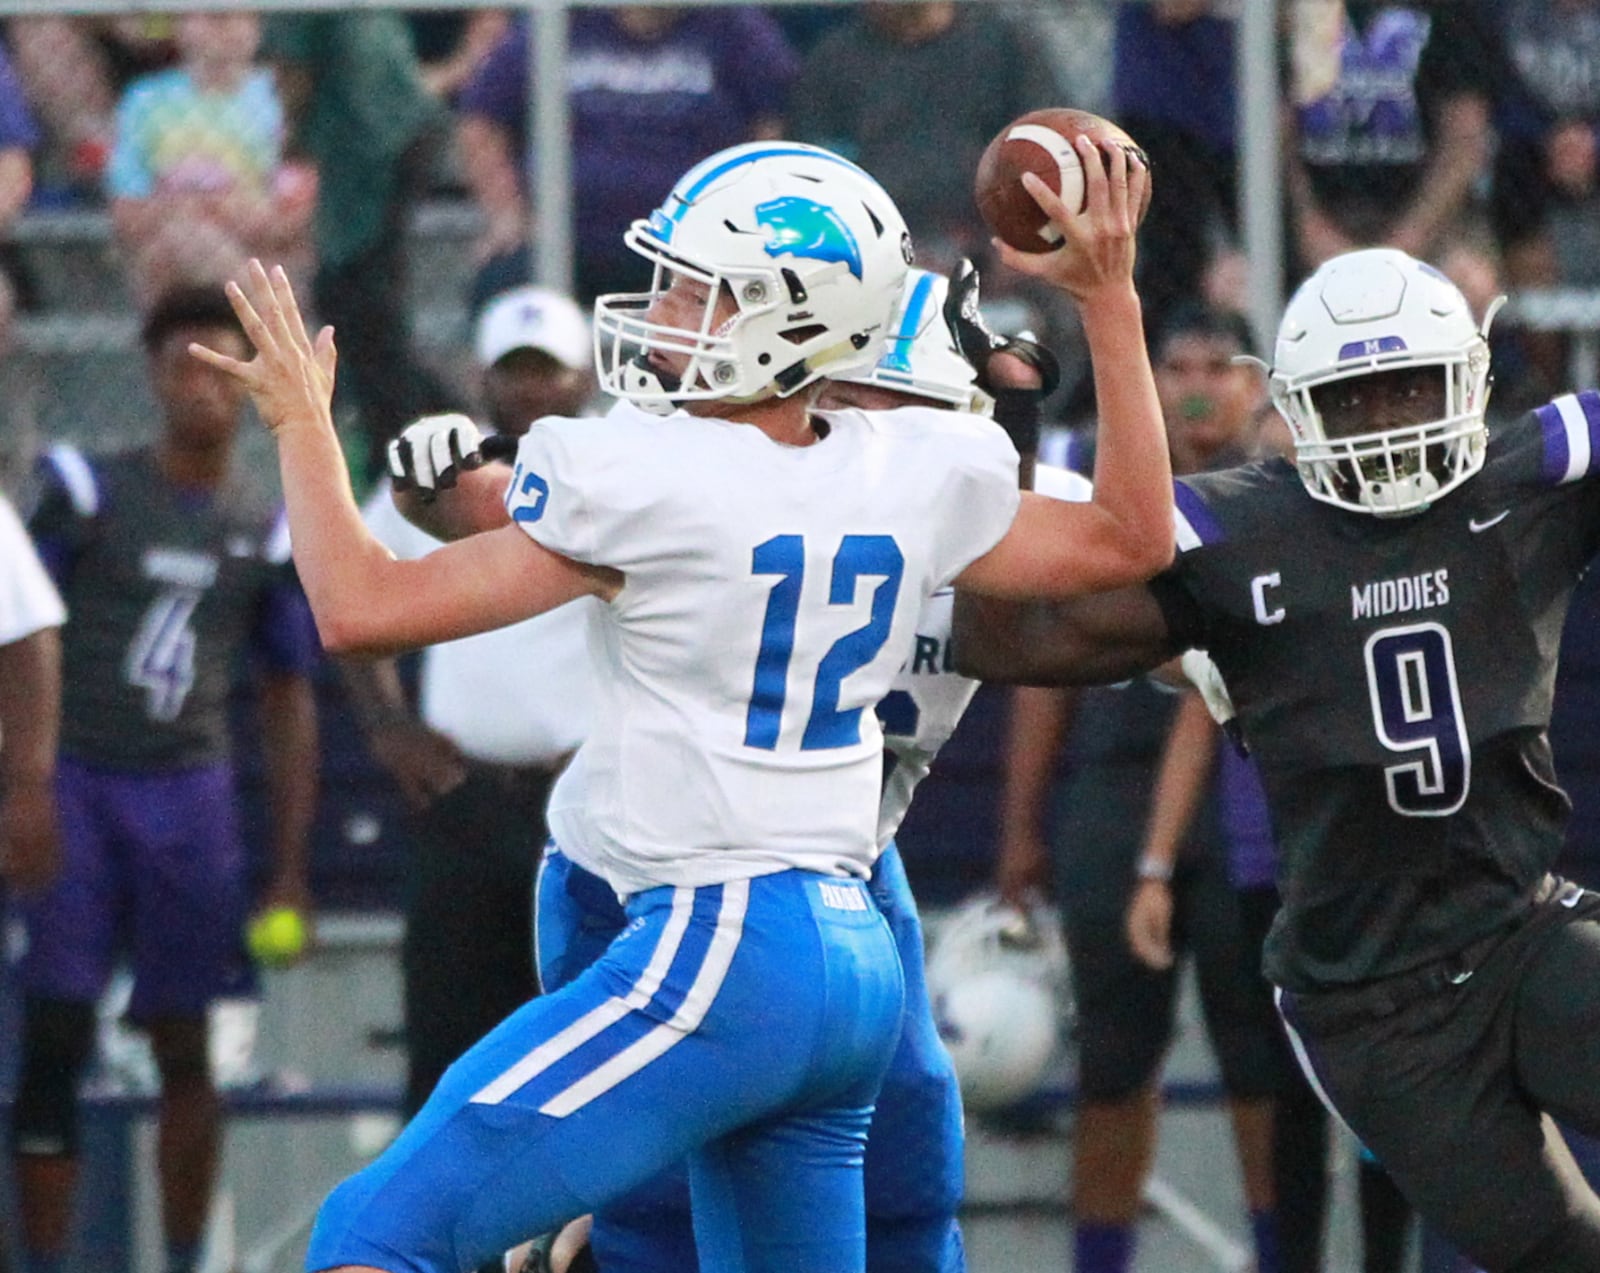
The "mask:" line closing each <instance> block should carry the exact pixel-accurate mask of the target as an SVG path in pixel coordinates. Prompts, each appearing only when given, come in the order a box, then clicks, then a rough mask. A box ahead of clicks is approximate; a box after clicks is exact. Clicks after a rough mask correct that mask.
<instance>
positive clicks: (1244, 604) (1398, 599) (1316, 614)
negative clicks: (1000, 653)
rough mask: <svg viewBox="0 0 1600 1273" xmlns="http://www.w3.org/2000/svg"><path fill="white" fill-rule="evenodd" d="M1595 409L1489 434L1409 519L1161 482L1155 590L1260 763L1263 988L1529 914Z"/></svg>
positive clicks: (1280, 485) (1294, 480)
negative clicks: (1165, 508) (1226, 696)
mask: <svg viewBox="0 0 1600 1273" xmlns="http://www.w3.org/2000/svg"><path fill="white" fill-rule="evenodd" d="M1597 456H1600V396H1597V395H1596V394H1595V393H1593V392H1586V393H1582V394H1578V395H1568V396H1566V397H1564V398H1561V399H1558V400H1557V401H1556V402H1554V403H1551V404H1550V405H1548V406H1545V407H1541V408H1539V410H1537V411H1534V412H1530V413H1528V414H1527V415H1525V416H1523V417H1521V418H1520V419H1519V420H1517V421H1516V422H1515V423H1513V424H1511V425H1509V426H1508V427H1506V428H1504V429H1500V430H1496V431H1495V432H1494V434H1493V435H1492V436H1491V438H1490V442H1489V450H1488V459H1487V462H1486V464H1485V466H1484V469H1483V471H1482V472H1481V473H1479V474H1478V475H1477V476H1476V477H1474V478H1473V479H1472V480H1471V481H1469V482H1467V483H1466V484H1465V485H1463V486H1462V487H1460V488H1459V489H1458V490H1456V491H1455V492H1453V493H1452V494H1450V495H1448V496H1446V497H1445V498H1444V499H1442V500H1440V501H1438V502H1437V503H1436V504H1435V505H1434V506H1433V507H1432V508H1430V509H1429V510H1427V511H1426V512H1424V513H1421V514H1418V515H1416V516H1412V517H1399V518H1388V519H1384V518H1378V517H1372V516H1368V515H1364V514H1359V513H1352V512H1348V511H1344V510H1341V509H1338V508H1334V507H1330V506H1328V505H1326V504H1322V503H1319V502H1317V501H1316V500H1313V499H1312V498H1311V497H1310V496H1309V495H1308V494H1307V493H1306V491H1305V489H1304V487H1303V486H1302V485H1301V483H1300V479H1299V478H1298V476H1297V475H1296V473H1295V471H1294V469H1293V467H1292V466H1291V465H1289V464H1287V463H1285V462H1283V461H1276V460H1275V461H1270V462H1267V463H1264V464H1259V465H1254V466H1250V467H1246V468H1240V469H1232V470H1228V471H1225V472H1221V473H1214V474H1207V475H1203V476H1199V477H1193V478H1185V479H1184V480H1183V481H1182V482H1180V483H1179V484H1178V510H1179V513H1180V519H1179V520H1180V553H1179V557H1178V560H1177V562H1176V563H1175V564H1174V566H1173V568H1172V569H1171V570H1170V571H1169V572H1168V573H1167V574H1165V575H1163V576H1162V577H1161V578H1160V579H1158V580H1157V581H1156V583H1155V584H1154V590H1155V592H1156V595H1157V597H1158V598H1159V600H1160V601H1161V603H1162V606H1163V609H1164V611H1165V613H1166V616H1167V621H1168V624H1169V626H1170V627H1171V628H1172V630H1173V633H1174V635H1175V636H1176V637H1177V638H1178V639H1179V640H1180V641H1181V642H1183V643H1185V644H1192V645H1198V646H1202V647H1204V648H1206V649H1207V650H1209V652H1210V653H1211V656H1212V658H1213V659H1214V660H1215V661H1216V663H1217V666H1218V667H1219V668H1220V669H1221V671H1222V673H1223V676H1224V677H1225V678H1226V680H1227V683H1228V687H1229V689H1230V691H1231V692H1232V695H1233V699H1234V702H1235V704H1236V705H1237V707H1238V709H1239V715H1240V720H1241V722H1242V724H1243V727H1244V732H1245V736H1246V738H1247V739H1248V741H1249V743H1250V746H1251V748H1252V750H1253V752H1254V754H1255V756H1256V758H1257V760H1258V761H1259V763H1260V767H1261V773H1262V778H1263V780H1264V782H1265V785H1266V790H1267V794H1268V800H1269V805H1270V808H1271V813H1272V821H1273V826H1274V830H1275V832H1276V835H1277V839H1278V843H1279V846H1280V849H1281V852H1282V862H1281V866H1280V880H1279V882H1280V886H1281V890H1282V893H1283V901H1284V908H1283V911H1282V913H1281V914H1280V916H1279V918H1278V921H1277V923H1276V925H1275V926H1274V928H1273V930H1272V934H1271V936H1270V938H1269V940H1268V943H1267V951H1266V963H1267V972H1268V975H1269V976H1270V977H1271V978H1272V979H1273V980H1274V981H1276V982H1278V983H1279V984H1281V985H1285V986H1288V987H1290V988H1292V989H1312V988H1315V987H1319V986H1327V985H1333V984H1346V983H1352V982H1359V981H1364V980H1367V979H1370V978H1373V977H1379V976H1383V975H1386V974H1390V973H1395V972H1399V971H1402V970H1404V969H1407V968H1411V967H1415V966H1418V965H1420V964H1423V963H1426V962H1428V961H1430V960H1432V959H1436V958H1438V957H1440V956H1442V955H1445V954H1448V953H1450V952H1452V951H1454V950H1456V949H1458V948H1460V947H1461V946H1463V945H1465V944H1466V943H1467V942H1470V941H1471V940H1472V939H1473V938H1475V937H1477V936H1479V935H1481V934H1483V933H1485V932H1487V931H1488V930H1490V929H1492V928H1494V927H1495V926H1497V925H1498V924H1500V923H1502V922H1503V921H1505V920H1506V919H1507V918H1508V917H1509V916H1510V915H1511V914H1513V913H1514V912H1516V911H1517V910H1519V909H1520V908H1521V907H1523V906H1525V905H1526V904H1527V897H1528V895H1529V892H1530V890H1531V889H1532V887H1533V885H1534V883H1535V881H1537V880H1538V879H1539V878H1540V877H1541V876H1542V875H1543V874H1544V873H1545V872H1546V871H1547V870H1548V869H1550V867H1551V865H1552V863H1553V862H1554V861H1555V858H1556V855H1557V853H1558V852H1559V851H1560V848H1561V845H1562V837H1563V829H1564V823H1565V820H1566V816H1567V812H1568V802H1567V798H1566V796H1565V795H1564V793H1563V792H1562V791H1561V790H1560V789H1559V788H1558V786H1557V785H1556V781H1555V775H1554V769H1553V765H1552V762H1551V755H1550V746H1549V741H1548V738H1547V736H1546V731H1547V728H1548V726H1549V723H1550V710H1551V694H1552V688H1553V684H1554V680H1555V667H1556V653H1557V649H1558V646H1559V644H1560V639H1561V629H1562V624H1563V621H1564V619H1565V617H1566V612H1567V605H1568V602H1569V600H1570V598H1571V596H1572V591H1573V588H1574V586H1575V585H1576V583H1577V581H1578V578H1579V576H1580V574H1581V573H1582V571H1583V570H1584V568H1585V567H1586V566H1587V564H1588V562H1589V560H1590V558H1591V557H1592V556H1593V555H1594V553H1595V551H1596V547H1597V545H1600V499H1597V498H1596V490H1595V486H1594V484H1593V482H1592V478H1591V475H1592V474H1593V473H1594V471H1595V469H1596V467H1597V459H1596V457H1597Z"/></svg>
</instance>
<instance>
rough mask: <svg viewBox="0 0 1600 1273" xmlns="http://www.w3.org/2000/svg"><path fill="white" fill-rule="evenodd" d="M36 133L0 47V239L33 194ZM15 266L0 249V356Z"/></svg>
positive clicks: (7, 343) (13, 304) (7, 333)
mask: <svg viewBox="0 0 1600 1273" xmlns="http://www.w3.org/2000/svg"><path fill="white" fill-rule="evenodd" d="M38 144H39V130H38V128H37V127H36V126H35V124H34V121H33V114H32V112H31V111H30V110H29V109H28V101H27V98H26V97H25V96H24V95H23V91H22V83H21V81H20V80H19V79H18V78H17V73H16V71H15V70H14V69H13V68H12V65H11V61H10V58H9V57H8V56H7V55H6V48H5V45H4V44H0V235H4V234H5V231H6V229H7V228H8V227H9V226H10V225H11V223H12V222H13V221H15V220H16V219H17V217H18V215H19V214H20V213H21V212H22V209H23V208H24V207H25V206H26V205H27V202H28V198H29V196H30V195H32V193H33V150H34V148H35V147H36V146H37V145H38ZM15 273H16V262H15V261H14V260H12V259H9V254H7V253H6V252H5V249H4V248H3V247H0V356H3V355H4V354H5V352H6V350H7V349H9V348H10V347H11V326H12V319H13V317H14V316H15V314H16V308H17V291H18V288H17V284H16V280H15V278H14V277H13V275H14V274H15Z"/></svg>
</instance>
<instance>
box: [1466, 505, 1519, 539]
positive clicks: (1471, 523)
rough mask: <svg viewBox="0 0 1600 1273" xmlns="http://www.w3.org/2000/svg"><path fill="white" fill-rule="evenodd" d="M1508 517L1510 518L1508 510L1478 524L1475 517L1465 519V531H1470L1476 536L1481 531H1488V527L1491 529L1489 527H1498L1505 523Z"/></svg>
mask: <svg viewBox="0 0 1600 1273" xmlns="http://www.w3.org/2000/svg"><path fill="white" fill-rule="evenodd" d="M1510 516H1511V510H1510V509H1509V508H1508V509H1506V510H1505V511H1504V512H1503V513H1501V514H1500V515H1499V516H1497V517H1491V518H1488V519H1487V520H1486V521H1481V522H1480V521H1479V520H1478V519H1477V518H1476V517H1471V518H1468V519H1467V529H1468V530H1470V531H1471V532H1472V533H1473V534H1474V535H1476V534H1478V533H1480V532H1481V531H1486V530H1488V529H1489V527H1491V526H1498V525H1499V524H1500V523H1501V522H1503V521H1505V519H1506V518H1508V517H1510Z"/></svg>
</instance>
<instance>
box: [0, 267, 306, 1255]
mask: <svg viewBox="0 0 1600 1273" xmlns="http://www.w3.org/2000/svg"><path fill="white" fill-rule="evenodd" d="M143 335H144V344H145V350H146V353H147V354H148V356H149V360H150V372H151V377H152V381H153V387H154V390H155V396H156V400H157V402H158V403H159V404H160V408H161V415H162V421H161V426H162V427H161V432H160V434H159V437H158V440H157V441H156V442H155V443H154V444H153V445H151V446H148V447H143V448H140V449H137V450H133V451H128V452H124V453H120V454H112V455H104V456H97V457H94V458H90V457H88V456H85V455H83V454H82V453H80V452H78V451H75V450H73V449H71V448H69V447H57V448H55V449H54V450H53V451H52V452H51V453H50V455H49V457H48V460H47V462H46V465H45V469H46V472H45V479H46V485H45V489H44V492H43V495H42V497H41V500H40V503H39V507H38V509H37V511H36V512H35V513H34V514H33V516H32V518H31V520H30V530H31V531H32V532H33V534H34V537H35V539H36V541H37V543H38V547H39V553H40V556H41V557H42V558H43V559H44V561H45V563H46V564H47V566H48V567H49V569H50V572H51V574H52V575H53V576H54V578H55V580H56V583H57V585H58V586H59V587H60V589H61V593H62V595H63V597H64V598H65V600H66V602H67V605H68V606H69V607H70V610H71V619H70V620H69V621H68V623H67V625H66V627H65V628H64V629H63V636H62V644H63V657H64V662H63V676H62V686H63V702H64V711H63V714H62V719H63V730H62V737H61V758H60V762H59V765H58V772H57V781H56V796H57V808H58V813H59V817H60V822H61V841H62V849H63V861H62V868H61V872H60V875H59V877H58V878H57V879H56V881H55V882H54V884H52V885H51V886H50V887H49V888H48V889H45V890H42V891H40V892H37V893H35V894H33V895H31V896H28V897H24V898H23V899H21V903H20V906H19V908H18V910H19V914H20V918H21V920H22V923H23V929H24V932H25V935H26V948H25V953H24V954H23V956H22V959H21V962H20V963H19V964H18V967H17V975H18V985H19V987H20V989H21V991H22V994H23V1009H22V1044H21V1053H22V1057H21V1063H20V1074H19V1078H18V1083H17V1095H16V1103H15V1105H14V1107H13V1109H12V1133H13V1135H12V1146H13V1152H14V1153H15V1155H16V1163H15V1166H16V1172H15V1179H16V1182H17V1191H18V1199H19V1203H20V1209H21V1218H22V1226H21V1229H22V1242H23V1268H24V1270H25V1271H26V1273H36V1271H38V1270H59V1269H60V1268H61V1267H62V1263H61V1262H62V1260H63V1258H64V1256H65V1253H66V1250H67V1239H68V1228H69V1222H70V1219H71V1216H72V1192H73V1187H74V1184H75V1182H76V1176H77V1169H76V1162H77V1158H76V1154H77V1117H76V1109H75V1102H76V1099H77V1084H78V1079H79V1076H80V1075H81V1073H82V1071H83V1068H84V1064H85V1062H86V1061H87V1060H88V1057H89V1055H90V1053H91V1052H92V1050H93V1045H94V1030H95V1003H96V1000H97V999H98V998H99V997H100V994H101V992H102V991H103V990H104V989H105V986H106V983H107V981H108V979H109V977H110V975H111V972H112V967H113V963H114V962H115V960H116V959H117V957H118V956H119V954H123V953H126V954H127V956H128V960H129V962H130V964H131V966H132V970H133V974H134V987H133V994H132V1000H131V1003H130V1006H129V1017H130V1019H131V1020H132V1021H133V1022H134V1023H135V1024H136V1025H138V1026H139V1027H141V1028H143V1029H144V1030H146V1031H147V1032H148V1033H149V1035H150V1041H151V1046H152V1049H153V1051H154V1054H155V1058H156V1065H157V1068H158V1070H159V1072H160V1076H161V1105H160V1110H159V1115H158V1151H157V1174H158V1177H159V1181H160V1192H161V1204H162V1205H161V1215H162V1223H163V1228H164V1232H165V1236H166V1245H167V1259H166V1266H165V1267H166V1269H167V1273H193V1270H194V1268H195V1265H196V1256H197V1253H198V1246H199V1242H200V1237H201V1233H202V1231H203V1229H204V1225H205V1221H206V1216H207V1213H208V1211H209V1208H210V1201H211V1190H212V1185H213V1182H214V1179H215V1176H216V1170H217V1157H218V1152H219V1145H220V1136H221V1121H220V1110H219V1107H218V1101H217V1094H216V1088H215V1084H214V1082H213V1078H212V1073H211V1068H210V1062H209V1056H208V1048H207V1014H208V1009H209V1006H210V1004H211V1002H212V1001H213V1000H214V999H216V998H218V997H219V996H220V995H221V993H222V992H223V991H225V990H226V989H228V988H230V987H231V986H236V985H237V984H239V983H240V981H241V980H243V979H244V975H245V964H244V955H243V942H242V932H241V930H242V926H243V924H244V921H245V918H246V914H247V911H248V906H249V899H248V897H247V895H246V891H247V886H248V883H249V878H248V863H247V861H246V854H245V849H244V845H243V843H242V842H241V840H240V837H239V831H238V826H237V812H236V809H235V804H234V791H233V771H232V765H231V763H230V760H229V755H228V751H229V743H228V738H229V729H228V700H229V696H230V690H231V687H232V684H233V679H234V672H235V669H236V667H237V665H238V663H239V662H240V660H241V658H242V657H243V656H244V655H246V654H254V655H256V656H258V659H259V663H258V671H259V675H258V676H257V677H256V686H257V689H258V691H259V702H260V708H261V727H262V734H263V746H262V752H263V755H264V757H265V762H266V765H267V790H268V798H269V808H270V812H271V814H272V873H271V878H270V880H269V883H268V885H267V888H266V890H265V896H264V898H263V907H264V908H266V907H276V906H292V907H294V908H295V909H297V910H300V911H302V912H304V911H305V910H306V909H307V902H308V897H307V889H306V849H307V836H308V832H309V829H310V824H311V816H312V812H313V806H314V803H315V797H316V781H317V779H316V772H317V736H316V722H315V708H314V701H313V698H312V690H311V682H310V679H309V676H308V673H309V670H310V668H311V667H312V665H313V664H314V662H315V660H316V658H317V657H318V649H317V642H316V637H315V634H314V632H313V630H312V627H311V625H310V622H309V616H308V613H307V609H306V605H305V600H304V598H303V597H302V596H301V594H300V592H299V588H298V585H297V584H296V583H295V580H294V577H293V574H292V572H291V571H290V569H289V567H288V544H287V535H286V534H285V533H284V531H283V529H282V522H281V512H280V510H279V508H278V507H277V506H276V505H275V503H274V501H273V500H272V499H270V498H269V497H268V496H267V495H266V494H265V493H263V492H261V491H258V490H257V489H256V488H255V486H254V484H253V483H252V482H251V481H250V480H249V479H248V478H247V477H246V476H245V475H244V474H243V473H241V472H240V471H239V469H238V466H237V465H235V464H234V462H233V454H234V440H235V433H236V431H237V429H238V425H239V421H240V420H241V418H242V416H243V407H244V394H243V392H242V391H241V390H240V389H239V387H238V386H237V384H236V383H235V382H234V381H232V380H231V379H229V378H228V377H226V376H225V375H223V374H222V373H220V372H217V371H215V370H214V369H212V368H210V367H208V366H206V365H205V364H203V363H200V362H199V361H197V360H196V359H195V358H193V357H192V356H191V355H190V354H189V352H188V347H189V342H191V341H196V340H201V341H206V342H208V343H211V342H221V343H222V345H223V346H224V347H226V348H230V349H236V350H238V351H239V352H240V353H243V352H244V351H245V349H246V348H247V344H246V341H245V338H244V333H243V331H242V329H241V328H240V326H239V323H238V320H237V319H236V318H235V317H234V314H233V311H232V309H231V307H230V306H229V305H228V302H227V300H226V298H225V297H224V296H223V294H222V291H221V290H220V289H217V288H207V289H199V290H183V291H177V292H173V293H170V294H169V295H168V296H166V297H164V298H162V299H161V300H160V301H158V302H157V304H156V305H155V306H154V307H153V308H152V310H151V311H150V314H149V316H148V317H147V318H146V319H145V324H144V333H143ZM124 946H126V951H125V952H124V949H123V948H124Z"/></svg>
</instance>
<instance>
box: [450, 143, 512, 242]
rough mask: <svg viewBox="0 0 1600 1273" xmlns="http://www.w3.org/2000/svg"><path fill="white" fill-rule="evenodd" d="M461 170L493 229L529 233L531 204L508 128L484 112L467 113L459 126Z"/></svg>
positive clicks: (492, 230) (498, 231) (500, 231)
mask: <svg viewBox="0 0 1600 1273" xmlns="http://www.w3.org/2000/svg"><path fill="white" fill-rule="evenodd" d="M456 140H457V143H458V148H459V150H460V153H461V172H462V175H463V176H464V177H465V178H466V180H467V187H468V189H470V190H471V191H472V195H473V198H474V199H476V200H477V203H478V206H479V207H480V208H481V209H482V210H483V214H484V216H485V217H486V218H488V221H489V224H490V226H491V232H492V233H496V234H505V233H509V230H510V228H512V227H516V228H518V229H519V230H520V232H521V233H520V234H519V236H518V237H521V235H522V234H526V232H527V216H528V203H527V198H526V196H525V194H524V191H523V188H522V182H521V179H520V178H519V177H518V175H517V165H516V163H515V161H514V160H513V158H512V154H511V142H510V139H509V137H508V136H507V134H506V132H505V130H504V129H502V128H501V127H500V125H498V124H496V123H495V122H494V121H492V120H489V119H486V118H484V117H483V116H481V115H463V116H462V117H461V120H460V122H459V123H458V125H457V127H456Z"/></svg>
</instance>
